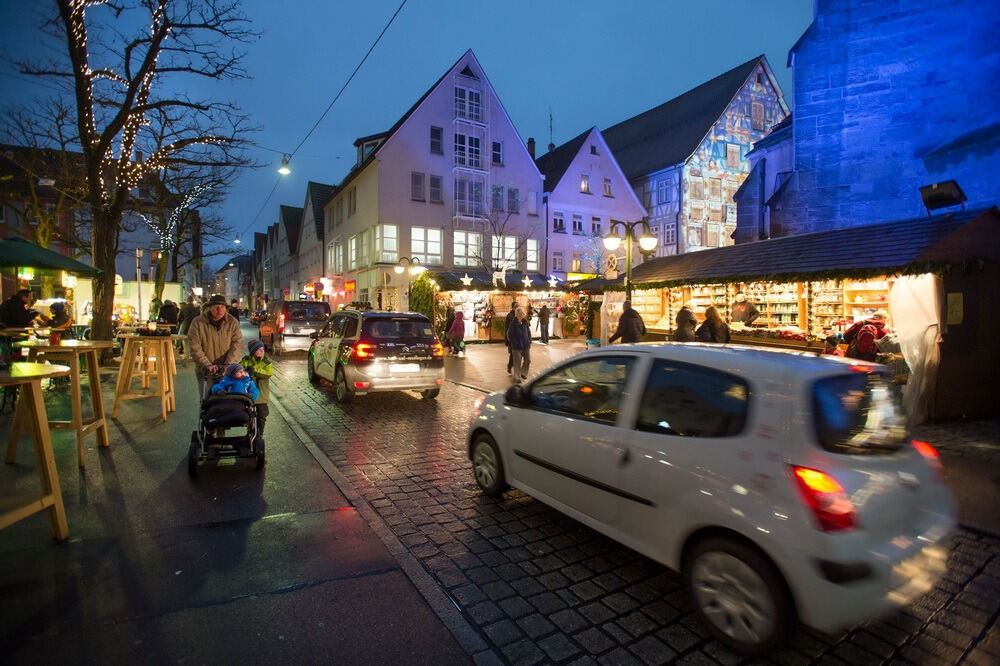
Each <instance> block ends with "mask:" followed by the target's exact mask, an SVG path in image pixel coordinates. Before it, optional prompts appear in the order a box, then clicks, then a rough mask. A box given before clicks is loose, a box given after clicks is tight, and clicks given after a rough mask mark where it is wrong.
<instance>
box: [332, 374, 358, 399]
mask: <svg viewBox="0 0 1000 666" xmlns="http://www.w3.org/2000/svg"><path fill="white" fill-rule="evenodd" d="M334 396H335V397H336V398H337V402H339V403H342V404H347V403H349V402H351V401H352V400H354V391H352V390H351V389H349V388H348V387H347V377H346V376H345V375H344V371H343V370H341V369H340V368H337V379H336V381H335V382H334Z"/></svg>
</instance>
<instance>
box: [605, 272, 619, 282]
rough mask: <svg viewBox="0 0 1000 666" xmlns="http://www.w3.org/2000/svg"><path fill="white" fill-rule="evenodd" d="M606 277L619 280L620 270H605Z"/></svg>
mask: <svg viewBox="0 0 1000 666" xmlns="http://www.w3.org/2000/svg"><path fill="white" fill-rule="evenodd" d="M604 279H605V280H617V279H618V271H604Z"/></svg>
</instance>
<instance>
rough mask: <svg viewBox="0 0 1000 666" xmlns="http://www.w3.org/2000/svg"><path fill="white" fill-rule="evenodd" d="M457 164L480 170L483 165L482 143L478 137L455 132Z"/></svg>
mask: <svg viewBox="0 0 1000 666" xmlns="http://www.w3.org/2000/svg"><path fill="white" fill-rule="evenodd" d="M455 164H456V165H457V166H467V167H470V168H472V169H479V168H481V167H482V165H483V154H482V143H481V140H480V138H479V137H478V136H469V135H467V134H460V133H458V132H455Z"/></svg>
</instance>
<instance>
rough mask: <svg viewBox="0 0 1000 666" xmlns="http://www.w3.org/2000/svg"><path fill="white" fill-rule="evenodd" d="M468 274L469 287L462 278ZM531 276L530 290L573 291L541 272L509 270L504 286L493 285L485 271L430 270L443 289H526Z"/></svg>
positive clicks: (432, 276)
mask: <svg viewBox="0 0 1000 666" xmlns="http://www.w3.org/2000/svg"><path fill="white" fill-rule="evenodd" d="M466 275H468V276H469V277H470V278H472V282H471V283H470V284H469V286H468V287H466V286H465V283H463V282H462V278H463V277H465V276H466ZM525 275H527V276H528V277H529V278H531V287H529V288H528V290H530V291H571V289H570V288H569V287H567V286H566V283H565V282H558V283H556V286H555V287H551V286H549V282H548V276H546V275H542V274H541V273H512V272H508V273H507V276H506V279H505V280H504V284H505V285H506V286H504V287H495V286H493V274H492V273H486V272H484V271H464V270H463V271H458V270H456V271H429V272H428V277H431V278H433V279H434V280H435V281H437V283H438V286H439V287H440V288H441V291H462V290H464V289H468V290H473V289H477V290H479V291H492V290H493V289H497V290H499V291H525V288H524V283H523V280H524V277H525Z"/></svg>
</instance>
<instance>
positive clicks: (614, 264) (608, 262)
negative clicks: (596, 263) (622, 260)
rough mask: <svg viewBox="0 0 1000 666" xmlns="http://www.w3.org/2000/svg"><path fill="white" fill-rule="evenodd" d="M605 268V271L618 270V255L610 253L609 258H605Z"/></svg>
mask: <svg viewBox="0 0 1000 666" xmlns="http://www.w3.org/2000/svg"><path fill="white" fill-rule="evenodd" d="M604 270H605V271H616V270H618V257H616V256H615V255H613V254H609V255H608V256H607V258H606V259H605V260H604ZM612 279H613V278H612Z"/></svg>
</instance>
